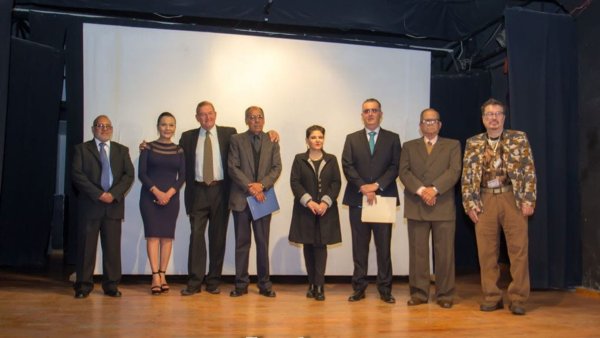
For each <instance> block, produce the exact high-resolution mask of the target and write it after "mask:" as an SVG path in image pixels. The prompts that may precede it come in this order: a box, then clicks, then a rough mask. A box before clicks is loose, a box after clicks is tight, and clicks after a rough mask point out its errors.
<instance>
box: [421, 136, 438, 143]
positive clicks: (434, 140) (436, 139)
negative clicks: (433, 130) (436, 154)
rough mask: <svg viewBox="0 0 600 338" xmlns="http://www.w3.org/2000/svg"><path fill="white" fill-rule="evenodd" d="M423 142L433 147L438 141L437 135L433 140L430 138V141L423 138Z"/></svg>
mask: <svg viewBox="0 0 600 338" xmlns="http://www.w3.org/2000/svg"><path fill="white" fill-rule="evenodd" d="M423 141H424V142H425V143H427V142H431V145H435V144H436V142H437V141H438V136H437V135H435V137H434V138H432V139H428V138H427V137H425V136H423Z"/></svg>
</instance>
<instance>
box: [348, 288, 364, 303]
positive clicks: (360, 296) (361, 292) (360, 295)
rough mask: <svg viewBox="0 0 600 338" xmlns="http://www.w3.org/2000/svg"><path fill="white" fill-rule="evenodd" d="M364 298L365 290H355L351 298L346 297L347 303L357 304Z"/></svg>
mask: <svg viewBox="0 0 600 338" xmlns="http://www.w3.org/2000/svg"><path fill="white" fill-rule="evenodd" d="M363 298H365V290H357V291H354V293H353V294H352V296H350V297H348V301H349V302H358V301H359V300H361V299H363Z"/></svg>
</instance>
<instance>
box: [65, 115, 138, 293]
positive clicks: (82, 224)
mask: <svg viewBox="0 0 600 338" xmlns="http://www.w3.org/2000/svg"><path fill="white" fill-rule="evenodd" d="M92 133H93V134H94V139H93V140H91V141H88V142H85V143H81V144H78V145H77V146H75V152H74V155H73V163H72V169H71V179H72V181H73V185H74V186H75V189H76V190H77V200H78V229H77V265H76V268H75V269H76V270H75V271H76V275H77V280H76V282H75V298H86V297H87V296H88V295H89V293H90V292H91V291H92V290H93V288H94V281H93V274H94V267H95V266H96V246H97V243H98V234H100V241H101V244H102V263H103V264H102V265H103V266H102V270H103V274H104V278H103V280H102V289H103V290H104V294H105V295H107V296H111V297H121V292H120V291H119V289H118V284H119V281H120V280H121V222H122V221H123V217H124V214H125V203H124V200H125V194H126V193H127V191H128V190H129V188H130V187H131V184H132V183H133V179H134V175H135V174H134V169H133V164H132V163H131V159H130V157H129V149H127V147H125V146H123V145H121V144H119V143H117V142H112V141H111V140H110V139H111V137H112V133H113V126H112V124H111V122H110V119H109V118H108V117H107V116H104V115H100V116H98V117H96V119H95V120H94V123H93V125H92Z"/></svg>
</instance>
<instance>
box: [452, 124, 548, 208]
mask: <svg viewBox="0 0 600 338" xmlns="http://www.w3.org/2000/svg"><path fill="white" fill-rule="evenodd" d="M486 142H487V137H486V133H482V134H479V135H475V136H473V137H471V138H470V139H468V140H467V145H466V146H465V155H464V158H463V171H462V198H463V207H464V208H465V211H466V212H469V210H472V209H473V208H475V207H479V208H480V209H481V210H483V203H482V202H481V191H480V188H481V177H482V174H483V163H482V159H483V153H484V152H485V147H486ZM500 146H501V147H502V160H503V161H504V164H505V166H506V173H507V174H508V177H509V178H510V181H511V183H512V189H513V193H514V194H515V200H516V204H517V207H518V208H520V207H521V204H522V203H524V202H527V203H529V204H531V205H532V206H533V207H534V208H535V201H536V193H537V192H536V182H537V180H536V176H535V165H534V163H533V154H532V152H531V146H530V145H529V140H528V139H527V134H525V133H524V132H522V131H518V130H509V129H506V130H504V132H503V133H502V137H501V140H500Z"/></svg>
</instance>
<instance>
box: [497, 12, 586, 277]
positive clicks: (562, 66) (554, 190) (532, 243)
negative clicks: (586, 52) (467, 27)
mask: <svg viewBox="0 0 600 338" xmlns="http://www.w3.org/2000/svg"><path fill="white" fill-rule="evenodd" d="M505 19H506V35H507V42H508V45H507V47H508V59H509V97H510V112H511V113H510V115H509V117H508V118H509V119H510V123H511V125H512V127H513V128H514V129H519V130H523V131H525V132H527V134H528V135H529V141H530V142H531V145H532V149H533V156H534V160H535V164H536V171H537V178H538V184H537V187H538V201H537V207H536V210H535V214H534V216H533V217H532V218H531V219H530V221H529V265H530V271H531V285H532V287H534V288H568V287H572V286H576V285H580V284H581V224H580V222H579V205H580V203H579V199H578V196H579V187H578V165H579V161H578V158H577V156H578V132H577V131H578V126H577V123H578V118H577V116H578V115H577V55H576V48H577V45H576V43H577V39H576V33H575V23H574V21H573V19H572V18H571V17H570V16H567V15H558V14H548V13H539V12H533V11H528V10H524V9H520V8H512V9H509V10H507V11H506V13H505Z"/></svg>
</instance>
